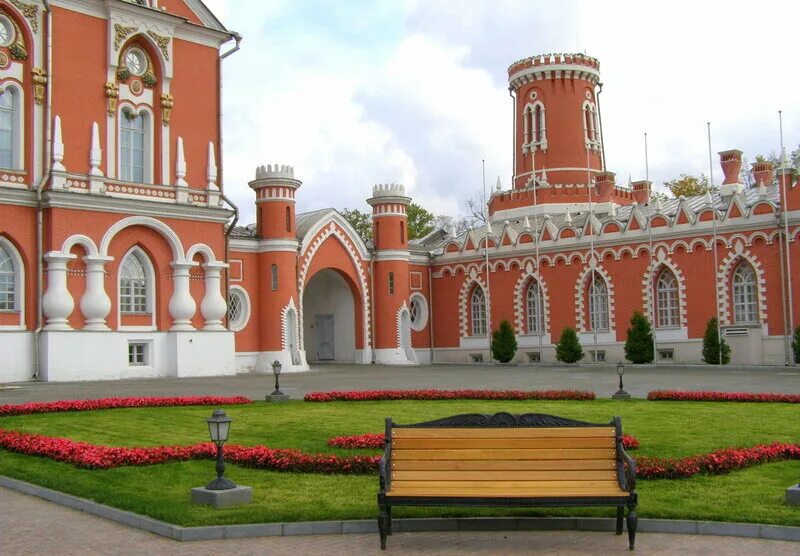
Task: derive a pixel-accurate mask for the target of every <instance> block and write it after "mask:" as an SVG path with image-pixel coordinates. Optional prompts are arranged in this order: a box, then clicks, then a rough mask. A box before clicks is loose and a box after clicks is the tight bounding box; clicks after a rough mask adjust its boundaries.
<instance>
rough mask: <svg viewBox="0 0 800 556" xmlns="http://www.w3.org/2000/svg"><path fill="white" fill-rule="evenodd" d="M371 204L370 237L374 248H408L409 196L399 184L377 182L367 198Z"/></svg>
mask: <svg viewBox="0 0 800 556" xmlns="http://www.w3.org/2000/svg"><path fill="white" fill-rule="evenodd" d="M367 203H369V204H370V206H372V237H373V241H374V243H375V249H401V250H405V249H408V237H407V236H408V234H407V221H408V216H407V209H408V205H409V203H411V198H410V197H407V196H406V188H405V187H404V186H402V185H400V184H396V183H387V184H379V185H376V186H374V187H373V188H372V197H370V198H369V199H367Z"/></svg>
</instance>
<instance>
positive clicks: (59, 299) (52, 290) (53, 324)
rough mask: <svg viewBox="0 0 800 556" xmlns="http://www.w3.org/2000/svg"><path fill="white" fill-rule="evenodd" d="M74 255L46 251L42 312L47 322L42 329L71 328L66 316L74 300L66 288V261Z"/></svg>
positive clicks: (70, 310)
mask: <svg viewBox="0 0 800 556" xmlns="http://www.w3.org/2000/svg"><path fill="white" fill-rule="evenodd" d="M75 258H76V256H75V255H71V254H69V253H61V252H58V251H51V252H49V253H46V254H45V256H44V260H45V261H46V262H47V291H45V292H44V295H43V296H42V312H43V313H44V317H45V319H47V324H46V325H45V327H44V330H72V327H71V326H70V325H69V323H68V322H67V317H69V316H70V315H71V314H72V310H73V309H74V308H75V302H74V301H73V300H72V294H71V293H69V290H68V289H67V263H68V262H69V261H70V260H72V259H75Z"/></svg>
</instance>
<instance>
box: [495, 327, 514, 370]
mask: <svg viewBox="0 0 800 556" xmlns="http://www.w3.org/2000/svg"><path fill="white" fill-rule="evenodd" d="M491 347H492V357H494V358H495V359H497V360H498V361H500V362H501V363H508V362H509V361H511V360H512V359H514V354H515V353H517V339H516V338H515V337H514V329H513V328H511V323H510V322H508V321H507V320H504V321H502V322H501V323H500V328H498V329H497V330H495V331H494V332H492V346H491Z"/></svg>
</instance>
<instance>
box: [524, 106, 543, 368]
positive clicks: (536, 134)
mask: <svg viewBox="0 0 800 556" xmlns="http://www.w3.org/2000/svg"><path fill="white" fill-rule="evenodd" d="M535 117H536V116H535V112H534V118H535ZM537 126H538V122H534V125H533V133H534V137H533V139H534V141H533V143H534V144H533V148H532V149H531V166H532V169H533V234H534V243H533V246H534V249H535V250H536V274H537V276H536V277H534V280H536V303H537V304H538V306H539V315H541V319H540V318H539V316H537V317H536V319H537V320H536V333H537V334H536V335H537V337H538V338H539V363H542V362H543V361H544V354H543V353H542V334H544V329H545V321H544V317H545V315H544V298H543V297H542V286H541V284H540V283H539V278H541V277H542V274H541V273H540V272H539V238H540V235H539V205H538V203H537V200H536V145H537V143H538V142H539V133H541V130H538V131H537ZM526 305H527V303H526ZM526 309H527V307H526ZM528 317H529V318H530V315H528ZM526 324H527V323H526ZM528 332H530V330H529V331H528Z"/></svg>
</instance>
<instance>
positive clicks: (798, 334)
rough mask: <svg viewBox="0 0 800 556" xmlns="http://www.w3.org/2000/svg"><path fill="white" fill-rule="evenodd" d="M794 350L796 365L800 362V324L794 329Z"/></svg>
mask: <svg viewBox="0 0 800 556" xmlns="http://www.w3.org/2000/svg"><path fill="white" fill-rule="evenodd" d="M792 350H793V351H794V363H795V365H796V364H797V363H798V362H800V326H798V327H797V328H795V329H794V339H793V340H792Z"/></svg>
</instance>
